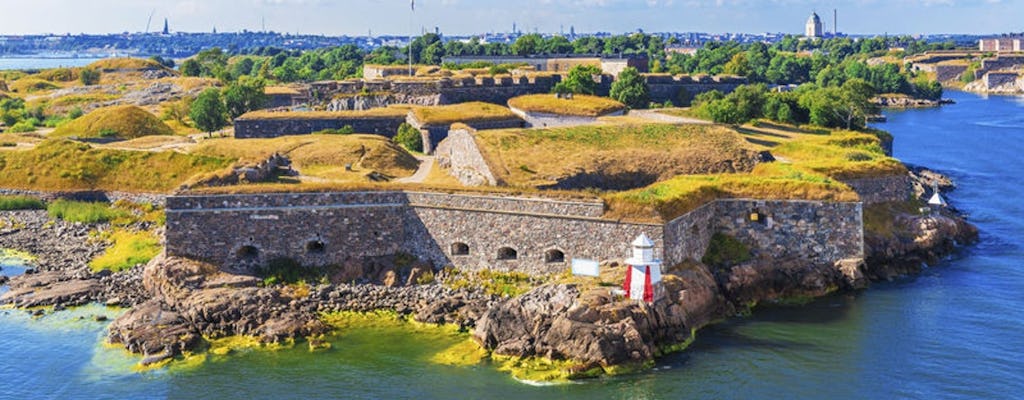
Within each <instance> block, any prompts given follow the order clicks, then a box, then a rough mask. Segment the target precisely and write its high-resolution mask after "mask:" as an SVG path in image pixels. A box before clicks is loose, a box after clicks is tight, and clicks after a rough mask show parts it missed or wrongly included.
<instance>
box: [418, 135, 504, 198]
mask: <svg viewBox="0 0 1024 400" xmlns="http://www.w3.org/2000/svg"><path fill="white" fill-rule="evenodd" d="M434 156H435V157H436V158H437V162H438V165H440V166H441V167H444V168H448V171H449V174H451V175H452V176H453V177H455V179H458V180H459V182H461V183H462V184H463V185H466V186H495V185H497V184H498V180H497V178H495V176H494V173H493V172H492V171H491V167H490V165H488V164H487V161H486V160H485V159H484V156H483V154H482V153H480V147H479V146H478V145H477V143H476V139H475V138H474V133H473V132H472V131H470V130H468V129H454V130H452V131H450V132H448V138H446V139H445V140H442V141H441V143H439V144H438V145H437V149H436V150H435V151H434Z"/></svg>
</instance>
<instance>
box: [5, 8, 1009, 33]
mask: <svg viewBox="0 0 1024 400" xmlns="http://www.w3.org/2000/svg"><path fill="white" fill-rule="evenodd" d="M0 6H2V9H4V11H5V13H4V14H5V15H6V16H7V18H4V22H3V24H0V34H3V35H17V34H42V33H53V34H65V33H70V34H78V33H119V32H142V31H144V30H145V29H146V24H147V20H148V19H149V16H150V15H151V14H152V15H153V17H152V21H151V22H149V32H160V31H161V30H162V29H163V21H164V18H167V19H168V20H169V22H170V29H171V31H180V32H209V31H212V30H213V29H214V28H215V27H216V29H217V31H218V32H238V31H242V30H249V31H259V30H261V29H262V27H263V24H264V21H265V24H266V29H267V30H272V31H276V32H288V33H300V34H324V35H331V36H335V35H350V36H362V35H367V34H368V33H369V32H370V31H371V30H372V32H373V34H374V35H408V34H409V33H410V32H411V31H415V32H417V33H418V32H419V31H420V29H421V28H423V29H426V30H427V31H433V30H434V28H435V27H438V28H439V29H440V30H441V31H442V32H443V33H447V34H451V35H465V34H476V33H498V32H509V31H511V30H512V26H513V23H515V24H516V25H517V26H518V27H519V30H520V31H522V32H524V33H531V32H535V31H537V32H541V33H558V32H562V31H564V32H566V33H568V32H569V30H570V28H571V27H574V28H575V31H576V32H577V33H592V32H611V33H624V32H632V31H636V30H637V29H643V30H644V31H646V32H709V33H722V32H734V33H765V32H771V33H776V32H780V33H792V34H801V33H803V28H804V23H805V22H806V20H807V17H808V15H810V13H811V12H812V11H816V12H817V13H818V14H819V15H821V17H822V20H823V21H824V22H825V31H827V32H832V31H833V30H834V27H833V26H832V25H833V22H832V10H833V9H834V8H837V9H839V24H838V25H839V31H840V32H844V33H851V34H882V33H889V34H939V33H965V34H987V33H1003V32H1020V31H1024V23H1022V22H1021V21H1020V18H1019V17H1020V16H1021V15H1024V0H846V1H841V0H523V1H517V2H510V1H504V0H416V11H415V15H411V14H412V13H411V12H410V1H408V0H206V1H201V0H91V1H88V2H84V1H79V0H33V1H24V0H0ZM14 16H16V17H14Z"/></svg>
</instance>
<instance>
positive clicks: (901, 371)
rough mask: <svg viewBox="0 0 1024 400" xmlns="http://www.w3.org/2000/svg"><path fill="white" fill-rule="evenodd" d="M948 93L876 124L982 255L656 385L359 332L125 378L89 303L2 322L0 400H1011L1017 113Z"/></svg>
mask: <svg viewBox="0 0 1024 400" xmlns="http://www.w3.org/2000/svg"><path fill="white" fill-rule="evenodd" d="M948 96H949V97H952V98H954V99H955V100H956V101H957V102H958V104H957V105H954V106H948V107H943V108H939V109H929V110H913V111H905V112H897V113H891V114H890V115H889V122H888V123H886V124H881V125H879V126H880V127H881V128H883V129H886V130H889V131H890V132H892V133H893V134H894V135H895V136H896V144H895V153H896V156H897V157H899V158H901V159H903V160H905V161H907V162H910V163H915V164H921V165H927V166H931V167H933V168H936V169H939V170H941V171H944V172H947V173H949V174H950V175H952V176H953V177H954V178H955V179H956V181H957V182H958V183H959V185H960V187H959V188H958V189H957V190H956V191H955V192H953V193H952V194H951V195H950V199H949V200H950V201H951V202H952V203H953V205H955V206H956V207H958V208H960V209H962V210H964V211H966V212H967V213H969V214H970V217H971V220H972V221H973V222H974V223H975V224H977V225H978V226H979V228H980V229H981V235H982V242H981V244H979V245H977V246H975V247H971V248H968V249H965V250H964V251H962V252H961V253H959V254H956V255H955V256H953V257H951V258H950V259H949V260H947V261H945V262H943V263H941V264H940V265H936V266H932V267H930V268H929V269H927V270H925V272H924V273H923V274H921V275H920V276H918V277H914V278H908V279H905V280H901V281H897V282H893V283H883V284H875V285H873V287H872V288H871V290H868V291H866V292H863V293H861V294H858V295H856V296H853V295H844V296H836V297H830V298H827V299H823V300H820V301H817V302H814V303H812V304H809V305H807V306H804V307H797V308H771V309H759V310H757V311H756V312H755V314H754V316H753V317H749V318H738V319H734V320H731V321H729V322H726V323H723V324H719V325H715V326H712V327H708V328H706V329H704V330H702V331H701V332H699V334H698V337H697V341H696V342H695V343H694V345H693V346H692V347H690V349H688V350H687V351H685V352H682V353H678V354H674V355H671V356H669V357H666V358H664V359H661V360H659V362H658V365H657V367H656V368H655V370H653V371H649V372H646V373H642V374H639V375H634V376H628V377H619V378H611V379H599V380H594V381H588V382H583V383H579V384H572V385H562V386H547V387H535V386H529V385H526V384H523V383H520V382H516V381H515V380H513V379H511V378H510V377H508V376H507V375H506V374H504V373H501V372H498V371H495V370H494V369H493V368H491V367H490V366H487V365H483V366H476V367H451V366H441V365H436V364H433V363H431V362H430V361H429V358H430V356H431V355H432V354H433V352H434V351H436V350H437V349H438V348H439V347H443V346H440V344H439V342H443V341H445V340H448V339H444V338H437V337H431V336H422V337H419V338H418V339H410V338H409V337H408V336H403V335H401V334H395V333H387V332H377V331H373V330H368V331H362V332H350V333H348V334H343V335H342V336H341V337H339V338H337V340H336V341H335V343H334V348H333V349H331V350H330V351H327V352H322V353H315V354H310V353H309V352H308V351H307V350H305V349H304V348H301V346H300V347H298V348H295V349H289V350H284V351H278V352H258V351H257V352H241V353H238V354H233V355H231V356H229V357H226V358H220V359H216V360H213V361H211V362H208V363H206V364H204V365H202V366H200V367H197V368H192V369H181V370H171V371H155V372H146V373H135V372H131V369H130V364H131V362H133V361H134V360H133V359H132V358H130V357H128V356H127V355H125V354H124V353H123V352H121V351H120V350H117V349H111V348H107V347H104V346H103V345H102V344H101V338H102V336H103V330H104V324H103V323H99V322H94V321H93V320H92V319H91V317H90V316H91V315H95V314H98V313H104V314H107V315H110V316H113V315H116V312H117V311H116V310H106V309H103V308H101V307H95V306H94V307H91V308H86V309H81V310H76V311H74V313H65V312H62V313H58V314H56V315H55V316H47V317H44V318H42V319H32V318H30V317H28V316H27V315H26V314H25V313H24V312H21V311H11V310H0V382H4V385H3V389H0V398H61V399H64V398H72V399H73V398H83V399H91V398H170V399H221V398H266V399H287V398H415V399H432V398H436V399H459V398H580V399H596V398H621V399H659V398H666V399H675V398H755V399H756V398H765V399H769V398H771V399H775V398H830V399H888V398H911V399H943V398H1021V397H1024V394H1022V393H1024V357H1021V356H1020V354H1021V350H1020V349H1024V307H1022V306H1024V304H1022V303H1024V301H1022V299H1024V296H1022V295H1021V293H1022V292H1024V251H1022V247H1021V240H1020V239H1019V238H1020V237H1021V236H1022V235H1024V206H1022V205H1021V201H1022V200H1024V193H1022V189H1021V187H1020V182H1021V179H1020V178H1019V177H1018V176H1017V174H1018V171H1022V170H1024V158H1022V157H1020V154H1022V153H1024V146H1022V145H1021V140H1022V139H1024V100H1022V99H1021V98H1015V97H992V98H983V97H979V96H975V95H971V94H964V93H957V92H953V93H948ZM10 271H11V268H9V267H7V266H5V267H4V273H9V272H10ZM78 316H84V317H85V318H84V319H81V320H79V319H77V317H78Z"/></svg>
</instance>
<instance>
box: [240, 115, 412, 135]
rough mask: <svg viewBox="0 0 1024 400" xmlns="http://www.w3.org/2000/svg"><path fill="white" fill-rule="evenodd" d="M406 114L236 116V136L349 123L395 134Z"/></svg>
mask: <svg viewBox="0 0 1024 400" xmlns="http://www.w3.org/2000/svg"><path fill="white" fill-rule="evenodd" d="M402 122H405V117H361V118H325V119H242V118H239V119H236V120H235V137H236V138H239V139H251V138H275V137H279V136H287V135H306V134H310V133H313V132H319V131H322V130H325V129H341V128H343V127H345V126H346V125H348V126H351V127H352V129H354V130H355V132H356V133H371V134H376V135H381V136H386V137H389V138H390V137H394V136H395V133H397V132H398V127H399V126H400V125H401V124H402Z"/></svg>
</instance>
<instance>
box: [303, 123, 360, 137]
mask: <svg viewBox="0 0 1024 400" xmlns="http://www.w3.org/2000/svg"><path fill="white" fill-rule="evenodd" d="M353 133H356V130H355V128H353V127H352V125H345V126H343V127H341V128H338V129H324V130H322V131H319V132H314V133H313V134H314V135H351V134H353Z"/></svg>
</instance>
